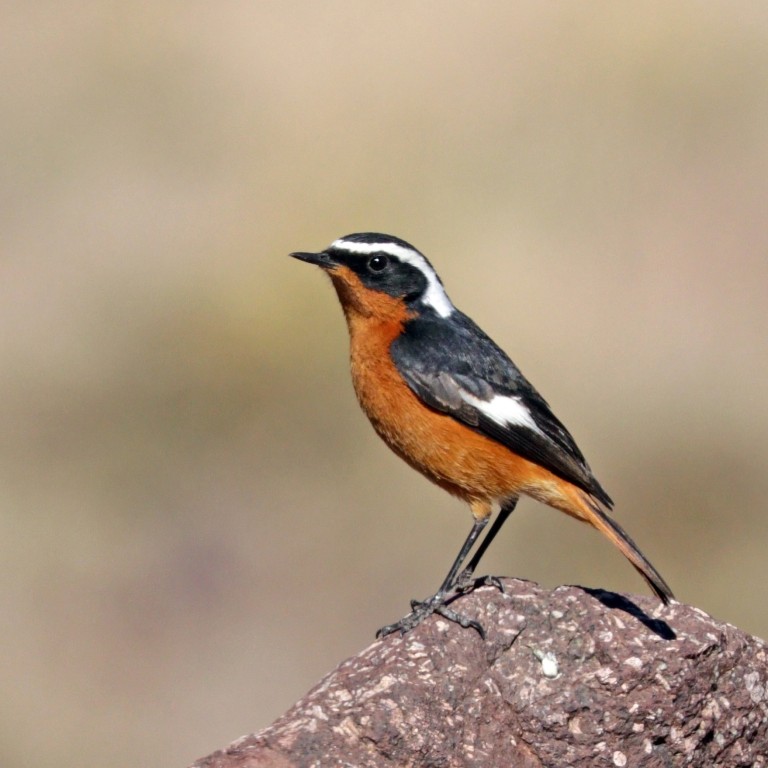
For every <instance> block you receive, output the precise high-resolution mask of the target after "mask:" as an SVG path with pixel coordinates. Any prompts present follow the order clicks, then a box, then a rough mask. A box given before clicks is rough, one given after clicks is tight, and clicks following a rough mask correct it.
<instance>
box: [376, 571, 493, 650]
mask: <svg viewBox="0 0 768 768" xmlns="http://www.w3.org/2000/svg"><path fill="white" fill-rule="evenodd" d="M497 581H498V579H497ZM456 597H458V595H456V594H448V595H446V594H443V593H440V592H438V593H437V594H435V595H432V597H430V598H429V599H428V600H411V612H410V613H409V614H408V615H407V616H403V618H402V619H400V621H396V622H395V623H394V624H387V625H386V626H385V627H382V628H381V629H380V630H379V631H378V632H377V633H376V637H377V638H379V639H380V638H382V637H386V636H387V635H391V634H392V633H393V632H400V634H401V635H404V634H405V633H406V632H410V631H411V630H412V629H414V628H415V627H418V626H419V624H421V622H422V621H424V619H426V618H428V617H429V616H431V615H432V614H433V613H436V614H438V615H439V616H442V617H443V618H444V619H448V621H452V622H454V623H455V624H458V625H459V626H460V627H463V628H464V629H474V630H475V631H476V632H477V633H478V634H479V635H480V637H481V638H483V640H485V630H484V629H483V627H482V626H481V625H480V624H479V623H478V622H477V621H475V620H474V619H468V618H467V617H466V616H462V615H461V614H460V613H456V611H454V610H451V609H450V608H448V606H447V603H448V602H451V601H452V600H454V599H455V598H456Z"/></svg>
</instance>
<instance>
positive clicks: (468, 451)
mask: <svg viewBox="0 0 768 768" xmlns="http://www.w3.org/2000/svg"><path fill="white" fill-rule="evenodd" d="M389 309H390V312H389V313H388V317H387V319H386V320H384V321H379V320H376V319H373V318H371V317H363V316H361V315H359V314H358V313H357V312H354V311H347V312H346V316H347V322H348V325H349V332H350V357H351V368H352V381H353V383H354V387H355V392H356V393H357V398H358V400H359V401H360V405H361V406H362V408H363V411H365V413H366V415H367V416H368V418H369V419H370V421H371V424H372V425H373V427H374V429H375V430H376V432H377V433H378V434H379V435H380V437H381V438H382V439H383V440H384V442H386V443H387V445H388V446H389V447H390V448H391V449H392V450H393V451H394V452H395V453H396V454H398V456H400V457H401V458H402V459H404V460H405V461H406V462H408V464H410V465H411V466H412V467H414V469H417V470H418V471H419V472H421V473H422V474H423V475H425V476H426V477H428V478H429V479H430V480H432V481H433V482H435V483H437V484H438V485H439V486H441V487H442V488H444V489H445V490H447V491H448V492H450V493H452V494H454V495H455V496H458V497H459V498H462V499H464V500H465V501H468V502H469V503H470V504H472V506H473V511H475V513H476V514H477V511H476V510H484V511H483V512H482V514H488V513H489V511H490V506H489V504H488V502H491V501H495V500H501V499H505V498H509V497H511V496H517V495H519V494H521V493H525V494H528V495H530V496H533V497H534V498H537V499H539V500H540V501H543V502H544V503H546V504H550V505H552V506H556V507H558V508H560V509H563V511H566V512H568V513H569V514H575V511H574V509H573V502H572V501H571V493H570V491H571V490H572V489H571V487H570V484H568V483H565V482H564V481H563V480H561V479H560V478H558V477H556V476H555V475H553V474H551V473H550V472H549V471H547V470H546V469H544V468H543V467H540V466H538V465H536V464H533V463H532V462H530V461H527V460H526V459H523V458H521V457H520V456H518V455H516V454H515V453H513V452H512V451H510V450H509V449H508V448H506V447H504V446H503V445H501V444H500V443H497V442H496V441H495V440H492V439H490V438H487V437H484V436H483V435H481V434H479V433H477V432H475V431H474V430H472V429H470V428H469V427H467V426H465V425H464V424H462V423H461V422H459V421H457V420H456V419H454V418H453V417H451V416H449V415H447V414H444V413H440V412H438V411H435V410H433V409H431V408H429V407H427V406H426V405H424V404H423V403H422V402H421V400H419V398H418V397H417V396H416V395H415V394H414V393H413V392H412V391H411V390H410V388H409V387H408V385H407V384H406V383H405V382H404V381H403V379H402V377H401V376H400V374H399V372H398V370H397V368H396V367H395V365H394V363H393V362H392V358H391V356H390V353H389V348H390V345H391V343H392V341H393V340H394V339H395V338H396V337H397V336H398V335H399V334H400V332H401V329H402V324H403V323H404V322H405V321H406V320H407V315H406V314H405V311H404V308H403V307H402V305H401V304H399V303H398V302H395V301H394V300H392V305H391V306H390V307H389ZM378 314H381V313H378ZM398 315H399V316H398ZM564 486H565V487H564ZM485 510H487V511H485ZM577 516H580V515H577Z"/></svg>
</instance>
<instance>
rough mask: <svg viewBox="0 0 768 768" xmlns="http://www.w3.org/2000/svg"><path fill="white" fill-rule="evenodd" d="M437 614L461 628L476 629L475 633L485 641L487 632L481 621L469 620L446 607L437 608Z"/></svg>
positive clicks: (439, 606)
mask: <svg viewBox="0 0 768 768" xmlns="http://www.w3.org/2000/svg"><path fill="white" fill-rule="evenodd" d="M435 613H437V614H438V615H440V616H442V617H443V618H444V619H448V621H452V622H454V623H455V624H458V625H459V626H460V627H464V629H474V630H475V632H477V634H478V635H480V638H481V639H482V640H485V630H484V629H483V625H482V624H480V622H479V621H475V620H474V619H468V618H467V617H466V616H462V615H461V614H460V613H456V611H452V610H451V609H450V608H448V606H446V605H438V606H437V608H435Z"/></svg>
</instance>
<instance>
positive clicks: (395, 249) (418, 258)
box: [331, 238, 454, 317]
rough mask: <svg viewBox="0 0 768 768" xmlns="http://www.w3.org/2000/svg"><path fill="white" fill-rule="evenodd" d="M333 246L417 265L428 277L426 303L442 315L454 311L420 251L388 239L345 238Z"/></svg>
mask: <svg viewBox="0 0 768 768" xmlns="http://www.w3.org/2000/svg"><path fill="white" fill-rule="evenodd" d="M331 248H338V249H339V250H341V251H348V252H349V253H360V254H367V253H386V254H388V255H389V256H393V257H394V258H396V259H399V260H400V261H402V262H404V263H406V264H410V265H411V266H412V267H416V269H418V270H419V272H421V274H422V275H424V277H426V278H427V290H426V292H425V293H424V303H425V304H427V305H428V306H430V307H432V309H434V310H435V312H437V314H438V315H440V317H448V315H450V314H451V313H452V312H453V310H454V306H453V304H452V303H451V300H450V299H449V298H448V294H447V293H446V292H445V289H444V288H443V286H442V284H441V283H440V279H439V278H438V276H437V274H436V273H435V270H434V269H432V267H431V266H430V265H429V262H428V261H427V260H426V259H425V258H424V257H423V256H422V255H421V254H420V253H419V252H418V251H415V250H413V249H412V248H406V247H405V246H402V245H398V244H397V243H390V242H386V241H384V242H381V243H356V242H353V241H350V240H344V239H343V238H342V239H341V240H334V241H333V242H332V243H331Z"/></svg>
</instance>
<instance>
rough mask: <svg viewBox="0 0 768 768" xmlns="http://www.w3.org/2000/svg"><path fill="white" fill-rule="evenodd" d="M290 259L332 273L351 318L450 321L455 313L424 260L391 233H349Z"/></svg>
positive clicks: (342, 302) (338, 292)
mask: <svg viewBox="0 0 768 768" xmlns="http://www.w3.org/2000/svg"><path fill="white" fill-rule="evenodd" d="M291 256H293V257H294V258H296V259H300V260H301V261H306V262H307V263H309V264H315V265H317V266H318V267H320V268H322V269H323V270H324V271H325V272H327V273H328V275H329V276H330V278H331V280H332V281H333V285H334V287H335V288H336V292H337V294H338V296H339V301H340V302H341V305H342V307H343V308H344V312H345V314H346V315H347V318H348V319H350V318H351V316H359V317H364V318H375V319H378V320H382V321H388V320H397V321H400V322H402V321H403V320H404V319H405V318H407V317H415V316H418V315H419V314H421V313H423V312H434V313H436V314H437V315H438V316H440V317H448V315H450V314H451V313H452V312H453V311H454V308H453V304H451V301H450V299H449V298H448V296H447V294H446V292H445V289H444V288H443V284H442V282H441V281H440V278H439V277H438V276H437V273H436V272H435V270H434V269H433V268H432V265H431V264H430V263H429V262H428V261H427V259H426V258H425V256H424V255H423V254H421V253H420V252H419V251H417V250H416V249H415V248H414V247H413V246H412V245H409V244H408V243H406V242H405V241H404V240H400V239H399V238H397V237H393V236H392V235H382V234H377V233H374V232H363V233H359V234H354V235H346V236H345V237H341V238H339V239H338V240H334V242H333V243H331V244H330V245H329V246H328V247H327V248H326V249H325V250H323V251H320V252H319V253H304V252H299V253H292V254H291Z"/></svg>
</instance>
